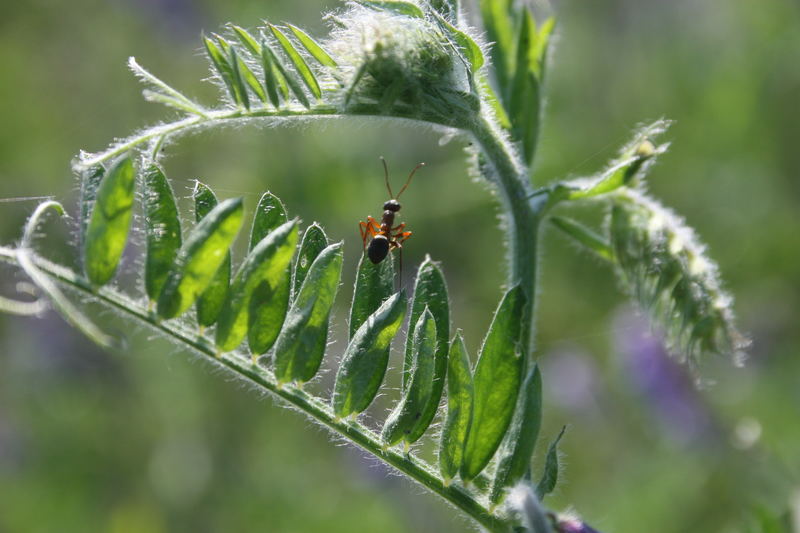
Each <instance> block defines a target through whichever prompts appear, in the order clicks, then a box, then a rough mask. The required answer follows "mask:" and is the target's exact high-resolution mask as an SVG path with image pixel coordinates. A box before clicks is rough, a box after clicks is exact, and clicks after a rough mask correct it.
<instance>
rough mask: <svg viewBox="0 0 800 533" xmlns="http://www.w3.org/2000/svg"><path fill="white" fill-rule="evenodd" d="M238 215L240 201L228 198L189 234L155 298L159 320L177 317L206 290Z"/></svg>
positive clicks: (237, 225) (222, 258) (232, 235)
mask: <svg viewBox="0 0 800 533" xmlns="http://www.w3.org/2000/svg"><path fill="white" fill-rule="evenodd" d="M242 215H243V202H242V199H241V198H230V199H228V200H225V201H224V202H222V203H220V204H219V205H217V206H216V207H215V208H213V209H212V210H211V212H210V213H209V214H208V215H207V216H205V217H204V218H203V219H202V220H201V221H200V223H199V224H198V225H197V226H195V227H194V228H193V229H192V231H191V232H189V235H188V236H187V238H186V241H185V242H184V243H183V246H181V249H180V250H179V251H178V256H177V257H176V259H175V264H174V265H173V266H172V270H170V272H169V274H168V275H167V279H166V281H165V282H164V288H163V289H162V290H161V295H160V296H159V298H158V315H159V316H160V317H161V318H174V317H176V316H178V315H180V314H181V313H183V312H184V311H186V310H187V309H188V308H189V307H190V306H191V305H192V304H193V303H194V302H195V300H197V298H198V297H199V296H200V294H201V293H202V292H203V291H204V290H205V289H206V287H208V285H209V283H210V282H211V280H212V279H213V278H214V275H215V274H216V273H217V270H218V269H219V267H220V266H221V265H222V263H223V262H224V261H225V258H226V257H227V255H228V248H229V247H230V245H231V243H232V242H233V240H234V239H235V238H236V234H237V233H238V232H239V228H241V226H242Z"/></svg>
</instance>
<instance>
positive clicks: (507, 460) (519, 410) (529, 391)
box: [490, 366, 542, 503]
mask: <svg viewBox="0 0 800 533" xmlns="http://www.w3.org/2000/svg"><path fill="white" fill-rule="evenodd" d="M541 425H542V376H541V374H540V372H539V367H538V366H534V367H533V368H532V369H531V370H530V371H529V372H528V376H527V377H526V378H525V381H524V382H523V384H522V387H521V388H520V392H519V398H518V399H517V406H516V408H515V410H514V418H513V420H512V421H511V426H510V427H509V428H508V432H507V433H506V437H505V439H504V440H503V444H502V445H501V446H500V450H499V452H498V456H499V461H498V463H497V469H496V470H495V474H494V479H493V481H492V489H491V496H490V497H491V500H492V502H493V503H499V502H500V501H501V500H502V499H503V497H504V496H505V491H506V489H508V488H510V487H513V486H514V485H516V484H517V482H519V481H520V480H521V479H522V478H523V476H524V475H525V474H526V472H527V471H528V469H529V468H530V465H531V457H532V456H533V450H534V448H535V447H536V439H537V438H538V437H539V428H540V427H541Z"/></svg>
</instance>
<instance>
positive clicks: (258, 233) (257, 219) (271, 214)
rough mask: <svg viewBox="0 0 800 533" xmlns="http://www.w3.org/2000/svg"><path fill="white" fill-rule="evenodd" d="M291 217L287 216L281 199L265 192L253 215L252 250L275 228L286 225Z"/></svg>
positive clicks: (251, 230)
mask: <svg viewBox="0 0 800 533" xmlns="http://www.w3.org/2000/svg"><path fill="white" fill-rule="evenodd" d="M288 220H289V217H288V216H287V215H286V208H285V207H284V206H283V203H282V202H281V201H280V199H279V198H278V197H277V196H275V195H274V194H272V193H271V192H265V193H264V194H262V195H261V199H260V200H259V201H258V205H257V206H256V212H255V215H253V226H252V228H251V229H250V248H249V249H250V250H252V249H253V248H255V246H256V245H257V244H258V243H260V242H261V241H262V240H263V239H264V237H266V236H267V235H268V234H269V233H270V232H272V231H274V230H275V228H277V227H278V226H281V225H283V224H286V221H288Z"/></svg>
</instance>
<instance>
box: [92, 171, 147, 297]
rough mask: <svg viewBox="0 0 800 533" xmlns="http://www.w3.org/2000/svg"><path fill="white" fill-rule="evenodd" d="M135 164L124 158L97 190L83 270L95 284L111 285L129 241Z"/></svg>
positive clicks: (106, 175)
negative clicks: (109, 283) (110, 282)
mask: <svg viewBox="0 0 800 533" xmlns="http://www.w3.org/2000/svg"><path fill="white" fill-rule="evenodd" d="M135 183H136V180H135V177H134V172H133V162H132V161H131V159H130V157H129V156H123V157H121V158H119V159H117V160H116V161H114V162H113V163H112V164H111V167H110V168H109V169H108V171H107V172H106V173H105V175H104V176H103V178H102V181H101V182H100V186H99V187H98V188H97V193H96V196H95V201H94V204H93V206H92V214H91V216H90V218H89V225H88V226H87V228H86V242H85V248H84V268H85V269H86V276H87V277H88V278H89V281H91V282H92V283H94V284H95V285H105V284H106V283H108V282H109V281H110V280H111V278H112V277H114V273H115V272H116V270H117V266H118V265H119V260H120V258H121V257H122V252H123V250H125V245H126V244H127V242H128V231H129V229H130V225H131V215H132V213H133V199H134V194H133V193H134V188H135Z"/></svg>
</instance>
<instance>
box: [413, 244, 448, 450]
mask: <svg viewBox="0 0 800 533" xmlns="http://www.w3.org/2000/svg"><path fill="white" fill-rule="evenodd" d="M426 307H427V309H428V310H429V311H430V312H431V314H432V315H433V318H434V319H435V320H436V351H435V353H434V356H433V357H434V361H433V365H434V377H433V389H432V391H431V395H430V398H429V399H428V403H427V405H426V407H425V408H424V409H423V410H422V413H421V414H420V417H419V419H418V420H417V424H416V425H415V427H414V428H413V429H412V430H411V431H410V432H409V434H408V436H407V440H408V441H409V442H414V441H416V440H417V439H419V437H421V436H422V434H423V433H424V432H425V430H426V429H428V426H430V424H431V421H432V420H433V417H434V416H435V415H436V410H437V409H438V408H439V400H441V398H442V390H443V389H444V385H445V375H446V374H447V347H448V343H449V341H450V303H449V301H448V298H447V284H446V283H445V280H444V274H442V271H441V269H440V268H439V266H438V265H437V264H436V263H434V262H433V261H432V260H431V258H430V257H426V258H425V261H423V262H422V264H421V265H420V266H419V270H418V271H417V280H416V283H415V284H414V300H413V302H412V303H411V317H410V319H409V329H408V336H407V337H406V351H405V359H404V363H403V390H405V389H406V387H407V386H408V384H409V380H410V377H411V369H412V368H413V367H414V355H413V352H414V349H413V340H414V331H415V328H416V324H417V323H418V322H417V321H418V320H419V317H420V316H421V315H422V312H423V311H424V310H425V308H426Z"/></svg>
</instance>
